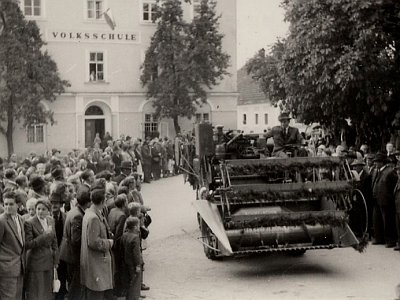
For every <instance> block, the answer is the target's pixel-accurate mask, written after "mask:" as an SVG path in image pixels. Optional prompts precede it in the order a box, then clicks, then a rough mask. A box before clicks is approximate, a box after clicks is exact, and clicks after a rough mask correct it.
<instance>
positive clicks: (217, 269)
mask: <svg viewBox="0 0 400 300" xmlns="http://www.w3.org/2000/svg"><path fill="white" fill-rule="evenodd" d="M142 192H143V196H144V199H145V202H146V204H147V205H149V206H150V207H151V208H152V211H151V216H152V218H153V223H152V225H151V227H150V231H151V233H150V236H149V240H148V249H147V250H146V251H145V253H144V258H145V262H146V271H145V282H146V283H147V284H148V285H150V286H151V290H150V291H147V292H144V294H145V295H146V296H147V298H146V299H157V300H164V299H182V300H191V299H212V300H214V299H215V300H217V299H229V300H247V299H249V300H250V299H252V300H259V299H260V300H263V299H363V300H365V299H371V300H372V299H373V300H377V299H378V300H379V299H395V287H396V285H397V284H399V283H400V253H399V252H395V251H393V250H392V249H386V248H384V247H382V246H372V245H370V246H369V247H368V248H367V250H366V253H363V254H359V253H358V252H356V251H355V250H353V249H352V248H349V249H347V248H346V249H334V250H314V251H308V252H307V253H306V254H305V255H304V256H302V257H291V256H288V255H283V254H273V255H262V256H252V257H242V258H228V259H224V260H222V261H211V260H208V259H207V258H206V257H205V255H204V253H203V247H202V245H201V244H200V243H199V242H198V241H197V240H196V238H197V237H199V236H200V232H199V231H198V227H197V221H196V212H195V210H194V208H193V207H192V205H191V201H192V200H194V199H195V193H194V191H193V190H192V189H191V187H190V186H189V184H185V185H184V184H183V177H182V176H176V177H171V178H165V179H161V180H159V181H156V182H152V183H151V184H145V185H144V186H143V189H142ZM183 230H185V231H186V232H187V233H185V232H184V231H183Z"/></svg>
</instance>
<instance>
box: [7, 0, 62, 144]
mask: <svg viewBox="0 0 400 300" xmlns="http://www.w3.org/2000/svg"><path fill="white" fill-rule="evenodd" d="M0 12H1V13H2V16H3V17H4V21H5V26H4V28H3V31H2V32H1V34H0V107H1V108H2V109H1V110H0V132H2V133H3V134H5V135H6V136H7V141H8V144H9V145H8V149H9V152H10V151H13V149H12V148H13V146H12V133H13V130H14V126H13V124H14V121H18V122H22V123H23V125H24V126H25V125H29V124H32V123H35V122H40V123H46V122H47V120H49V121H50V122H51V123H53V122H54V119H53V113H52V112H51V111H46V110H44V108H43V106H42V105H40V101H41V100H47V101H50V102H53V101H55V100H56V94H57V93H58V94H60V93H62V92H64V88H65V87H66V86H69V84H68V82H67V81H64V80H61V79H60V77H59V75H58V70H57V65H56V63H55V62H54V61H53V60H52V59H51V57H50V56H49V54H48V53H47V51H44V52H43V51H42V47H43V46H44V44H45V43H44V42H43V41H42V39H41V36H40V30H39V28H38V27H37V25H36V23H35V22H33V21H26V20H25V18H24V16H23V15H22V12H21V11H20V9H19V6H18V4H17V3H16V2H15V1H11V0H4V1H1V2H0ZM10 143H11V145H10Z"/></svg>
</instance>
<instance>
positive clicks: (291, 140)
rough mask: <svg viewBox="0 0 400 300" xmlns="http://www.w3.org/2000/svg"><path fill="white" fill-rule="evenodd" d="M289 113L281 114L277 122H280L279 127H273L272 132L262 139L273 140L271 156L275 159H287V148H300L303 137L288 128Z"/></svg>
mask: <svg viewBox="0 0 400 300" xmlns="http://www.w3.org/2000/svg"><path fill="white" fill-rule="evenodd" d="M290 119H291V118H290V117H289V113H287V112H282V113H281V114H280V115H279V117H278V120H279V121H280V122H281V126H275V127H273V128H272V130H270V131H268V132H267V133H266V134H265V135H264V137H265V139H266V140H267V139H269V138H270V137H272V138H273V139H274V150H273V151H272V156H276V157H288V155H287V154H286V153H285V150H286V149H287V147H288V146H290V147H293V146H294V147H296V146H298V147H300V146H301V145H302V143H303V137H302V135H301V134H300V132H299V129H297V128H296V127H290V126H289V122H290Z"/></svg>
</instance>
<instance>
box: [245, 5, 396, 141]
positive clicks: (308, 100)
mask: <svg viewBox="0 0 400 300" xmlns="http://www.w3.org/2000/svg"><path fill="white" fill-rule="evenodd" d="M283 7H284V8H285V10H286V16H285V17H286V21H288V22H289V23H290V28H289V35H288V36H287V37H286V39H285V40H283V41H282V44H281V45H275V47H278V46H279V48H280V51H278V52H273V51H272V52H271V53H270V54H268V55H266V56H264V57H262V54H260V53H259V54H257V55H256V56H255V57H254V58H253V59H252V60H250V61H249V62H248V65H247V66H248V71H249V72H250V73H251V74H253V75H254V77H255V78H257V79H259V82H260V84H261V85H262V88H263V90H264V91H265V92H266V93H267V94H268V95H269V96H270V98H271V99H272V100H273V101H275V102H277V101H279V100H282V103H283V104H284V106H285V107H286V108H287V109H289V110H291V111H292V112H293V114H294V115H295V116H297V117H300V119H301V120H303V121H304V122H306V123H310V122H320V123H322V124H325V125H328V126H329V127H331V128H334V129H339V128H340V126H341V125H342V124H343V120H344V119H347V118H349V119H350V120H351V122H352V124H353V125H354V127H355V129H356V131H357V135H358V137H359V138H360V141H359V142H368V143H370V144H371V145H373V144H380V143H381V142H382V140H383V139H387V138H388V136H389V135H390V132H391V131H393V129H394V125H396V121H397V119H400V114H399V115H397V116H396V112H398V111H399V109H400V99H399V80H400V68H399V63H400V60H399V58H400V56H399V46H398V45H399V42H400V40H399V35H400V34H399V32H400V18H399V17H400V3H399V2H398V1H396V0H385V1H383V0H380V1H376V0H315V1H294V0H285V1H283ZM260 60H261V61H262V60H263V61H264V65H262V66H260V67H258V66H257V65H256V64H257V61H260ZM265 64H271V67H270V68H269V69H271V68H272V70H273V73H272V74H268V75H267V73H268V68H266V67H265ZM271 79H274V80H273V81H271ZM399 124H400V122H399Z"/></svg>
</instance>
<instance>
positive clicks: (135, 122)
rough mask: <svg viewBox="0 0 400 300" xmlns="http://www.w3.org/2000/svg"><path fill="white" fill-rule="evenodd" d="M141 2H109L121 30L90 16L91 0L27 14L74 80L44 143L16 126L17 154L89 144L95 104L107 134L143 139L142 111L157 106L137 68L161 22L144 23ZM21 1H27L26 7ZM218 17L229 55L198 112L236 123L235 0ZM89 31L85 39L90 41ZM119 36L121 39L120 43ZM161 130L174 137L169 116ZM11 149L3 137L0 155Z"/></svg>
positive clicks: (188, 14)
mask: <svg viewBox="0 0 400 300" xmlns="http://www.w3.org/2000/svg"><path fill="white" fill-rule="evenodd" d="M142 1H143V0H118V1H112V0H105V1H104V8H110V9H111V10H112V13H113V16H114V19H115V22H116V28H115V30H111V28H110V27H109V26H108V25H107V24H106V22H105V21H104V20H96V21H92V20H87V18H86V14H87V8H86V3H87V1H83V0H68V1H53V0H42V1H41V2H42V4H43V5H42V15H41V16H40V17H28V16H26V18H27V19H31V20H35V21H36V22H37V24H38V26H39V27H40V30H41V32H42V37H43V39H44V40H45V41H46V42H47V45H46V49H47V50H48V52H49V53H50V55H51V56H52V58H53V59H54V60H55V61H56V63H57V66H58V69H59V72H60V75H61V78H63V79H66V80H68V81H69V82H70V84H71V86H70V87H69V88H67V90H66V93H65V94H63V95H60V96H59V97H57V100H56V101H55V102H54V103H49V104H48V107H49V108H50V109H51V110H52V111H53V112H54V118H55V120H56V123H55V124H54V125H53V126H51V125H50V124H49V125H46V126H45V139H44V142H43V143H36V144H35V143H27V132H26V129H25V128H22V126H16V129H15V132H14V148H15V152H17V153H20V154H27V153H29V152H30V151H35V152H37V153H42V152H44V151H46V150H51V149H52V148H58V149H60V150H61V151H62V153H63V154H65V153H66V152H67V151H70V150H71V149H73V148H81V149H82V148H84V147H85V120H86V119H88V118H91V117H88V116H85V111H86V109H87V108H88V107H90V106H91V105H97V106H99V107H100V108H101V109H102V110H103V112H104V119H105V131H109V132H110V134H111V135H112V136H113V137H119V136H120V135H121V134H125V135H130V136H132V137H144V132H143V131H144V121H145V114H146V113H152V112H153V111H154V109H153V108H152V106H151V101H148V100H146V97H145V89H144V88H143V87H142V86H141V83H140V79H139V78H140V74H141V70H140V66H141V64H142V62H143V59H144V53H145V51H146V49H147V47H148V46H149V43H150V38H151V36H152V35H153V33H154V31H155V29H156V25H155V24H152V23H144V22H143V21H142V20H141V16H142V9H141V6H142ZM21 6H23V4H21ZM183 8H184V17H185V18H186V19H187V20H190V19H191V18H192V15H193V13H192V5H191V4H189V3H186V2H183ZM217 13H218V14H221V16H222V17H221V19H220V29H219V30H220V32H222V33H223V34H224V35H225V37H224V40H223V50H224V51H226V52H227V53H228V54H229V55H230V58H231V60H230V66H229V69H228V72H229V73H230V76H226V77H225V78H224V79H223V80H222V81H221V82H220V83H219V84H218V85H217V86H216V87H214V88H213V89H212V90H211V91H209V96H208V105H207V106H205V108H199V111H203V110H209V114H210V121H211V122H213V123H215V122H216V123H222V124H223V125H224V126H225V127H226V128H232V129H235V128H236V103H237V97H238V94H237V83H236V81H237V75H236V0H219V1H217ZM86 36H87V37H88V38H86ZM118 38H121V40H118ZM96 51H98V52H103V53H104V58H105V64H104V69H105V70H104V71H105V78H104V79H105V80H104V81H96V82H93V81H90V80H89V62H88V61H89V52H96ZM180 121H181V124H180V125H181V128H182V130H183V131H191V130H192V128H193V123H194V121H193V119H191V120H189V119H184V118H183V119H181V120H180ZM159 130H160V133H161V135H167V136H169V137H174V136H175V130H174V128H173V123H172V120H160V124H159ZM6 154H7V144H6V139H5V138H4V137H0V156H5V155H6Z"/></svg>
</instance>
